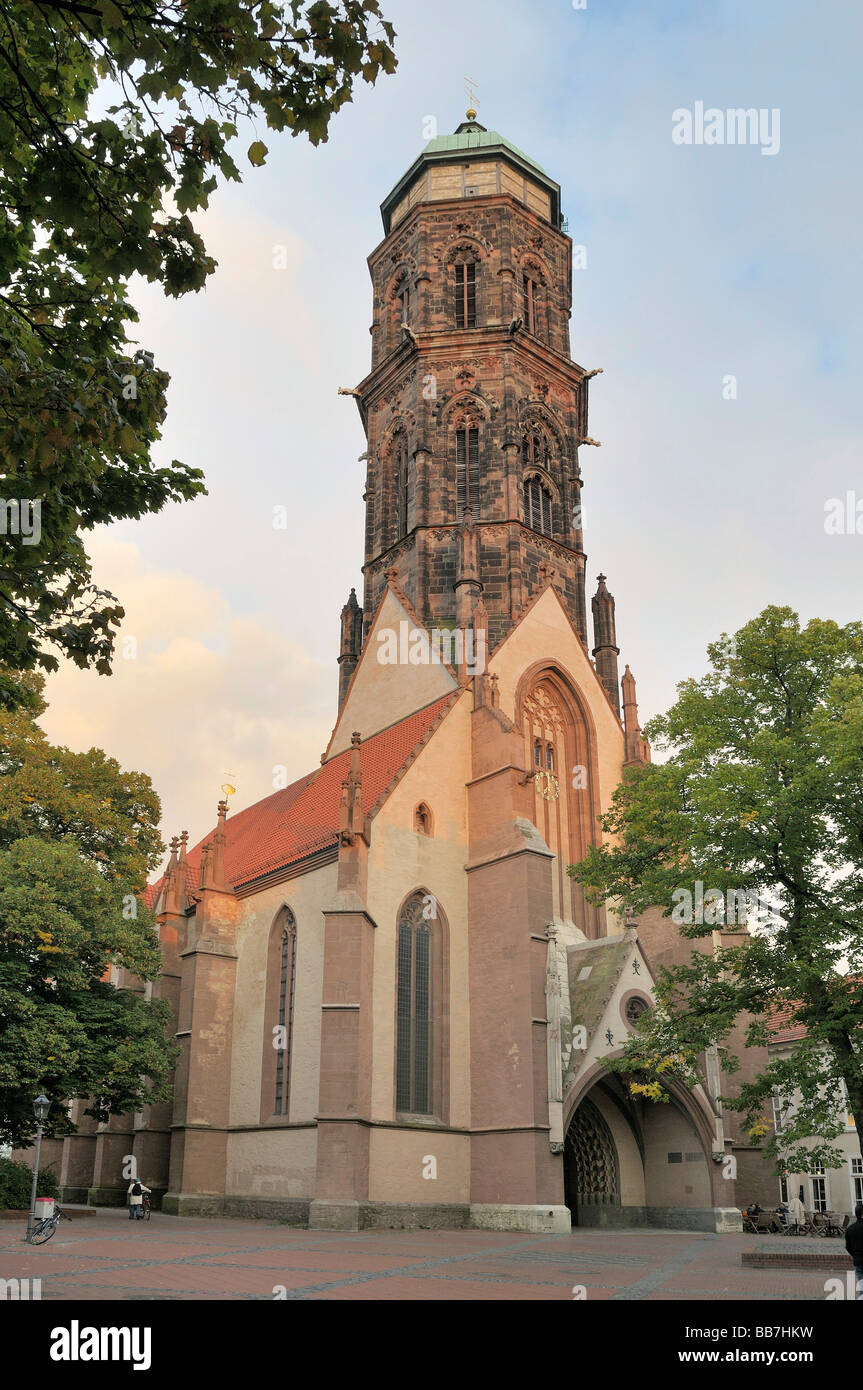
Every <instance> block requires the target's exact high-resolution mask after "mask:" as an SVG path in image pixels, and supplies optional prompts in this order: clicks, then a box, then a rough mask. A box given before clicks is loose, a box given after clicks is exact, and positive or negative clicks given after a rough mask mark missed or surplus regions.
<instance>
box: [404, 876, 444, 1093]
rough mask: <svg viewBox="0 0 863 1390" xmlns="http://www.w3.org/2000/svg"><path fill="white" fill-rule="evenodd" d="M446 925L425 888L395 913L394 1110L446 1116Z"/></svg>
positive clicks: (432, 897)
mask: <svg viewBox="0 0 863 1390" xmlns="http://www.w3.org/2000/svg"><path fill="white" fill-rule="evenodd" d="M446 981H447V963H446V929H445V923H444V920H443V913H442V910H441V909H440V907H439V906H438V903H437V901H436V899H435V898H434V896H433V895H432V894H430V893H415V894H413V896H412V897H410V898H409V899H408V901H407V902H406V903H405V905H404V907H403V908H402V910H401V912H400V913H399V918H398V934H397V939H396V1057H395V1101H396V1105H395V1108H396V1111H397V1112H398V1113H403V1114H409V1115H435V1116H437V1118H438V1119H445V1118H446V1106H447V1091H448V1087H447V1080H446V1067H447V1031H448V1027H449V1009H448V1003H447V998H448V995H447V984H446Z"/></svg>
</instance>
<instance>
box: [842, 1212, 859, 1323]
mask: <svg viewBox="0 0 863 1390" xmlns="http://www.w3.org/2000/svg"><path fill="white" fill-rule="evenodd" d="M854 1215H855V1217H856V1218H857V1219H856V1220H855V1221H852V1222H851V1225H850V1226H849V1227H848V1229H847V1230H846V1232H845V1249H846V1250H847V1251H848V1254H849V1255H850V1256H851V1258H852V1260H853V1261H854V1276H855V1279H856V1281H857V1302H858V1303H863V1202H858V1203H857V1205H856V1206H855V1208H854Z"/></svg>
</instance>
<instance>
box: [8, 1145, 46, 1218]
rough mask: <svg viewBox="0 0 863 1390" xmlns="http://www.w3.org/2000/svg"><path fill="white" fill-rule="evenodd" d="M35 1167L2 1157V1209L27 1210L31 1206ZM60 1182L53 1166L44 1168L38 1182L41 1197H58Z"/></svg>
mask: <svg viewBox="0 0 863 1390" xmlns="http://www.w3.org/2000/svg"><path fill="white" fill-rule="evenodd" d="M32 1185H33V1169H32V1168H28V1167H27V1164H26V1163H20V1162H18V1161H16V1160H15V1159H12V1158H0V1211H7V1210H12V1211H25V1210H27V1208H28V1207H29V1206H30V1188H31V1187H32ZM59 1190H60V1189H59V1184H58V1182H57V1177H56V1174H55V1173H54V1170H53V1168H42V1169H40V1171H39V1181H38V1182H37V1184H36V1194H37V1196H39V1197H56V1196H57V1193H58V1192H59Z"/></svg>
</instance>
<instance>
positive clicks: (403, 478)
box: [395, 434, 414, 536]
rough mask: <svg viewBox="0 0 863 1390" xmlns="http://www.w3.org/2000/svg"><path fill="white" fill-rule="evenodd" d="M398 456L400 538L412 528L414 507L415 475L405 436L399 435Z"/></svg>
mask: <svg viewBox="0 0 863 1390" xmlns="http://www.w3.org/2000/svg"><path fill="white" fill-rule="evenodd" d="M395 456H396V476H397V488H398V525H399V536H406V535H407V533H408V528H409V526H410V514H411V509H412V507H413V500H414V496H413V475H412V472H411V467H410V460H409V458H408V442H407V438H406V437H405V435H403V434H401V435H399V437H398V439H397V441H396V447H395Z"/></svg>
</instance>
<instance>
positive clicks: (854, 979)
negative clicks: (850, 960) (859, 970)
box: [767, 975, 863, 1043]
mask: <svg viewBox="0 0 863 1390" xmlns="http://www.w3.org/2000/svg"><path fill="white" fill-rule="evenodd" d="M844 983H845V984H846V985H847V984H849V983H853V984H860V983H863V977H861V976H859V975H847V976H846V977H845V981H844ZM858 996H859V991H858ZM801 1007H802V1000H800V999H797V1000H795V1001H794V1002H793V1003H791V1004H781V1005H779V1006H777V1008H775V1009H774V1010H773V1011H772V1013H771V1014H770V1017H769V1018H768V1020H767V1027H768V1030H769V1032H770V1041H771V1042H774V1043H784V1042H798V1041H799V1040H800V1038H805V1037H806V1033H807V1028H806V1024H805V1023H798V1022H796V1020H795V1017H794V1016H795V1014H796V1013H797V1011H798V1009H800V1008H801Z"/></svg>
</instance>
